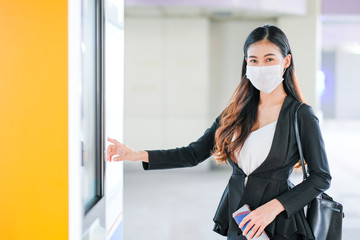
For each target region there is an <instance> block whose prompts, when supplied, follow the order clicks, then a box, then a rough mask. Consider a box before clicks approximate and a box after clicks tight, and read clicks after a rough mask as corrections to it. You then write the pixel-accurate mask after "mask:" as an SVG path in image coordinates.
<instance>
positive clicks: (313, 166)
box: [277, 104, 331, 217]
mask: <svg viewBox="0 0 360 240" xmlns="http://www.w3.org/2000/svg"><path fill="white" fill-rule="evenodd" d="M298 124H299V134H300V140H301V146H302V149H303V154H304V159H305V161H306V163H307V165H308V169H309V175H310V176H309V177H308V178H307V179H306V180H305V181H303V182H301V183H300V184H298V185H296V186H295V187H294V188H292V189H291V190H289V191H287V192H285V193H284V194H282V195H280V196H278V197H277V199H278V200H279V201H280V202H281V204H282V205H283V206H284V208H285V212H286V214H287V217H290V216H291V215H293V214H294V213H296V212H298V211H300V210H301V209H302V208H303V207H304V206H306V204H308V203H309V202H310V201H311V200H313V199H314V198H315V197H317V196H318V195H319V194H320V193H321V192H324V191H325V190H327V189H328V188H329V187H330V181H331V175H330V170H329V165H328V160H327V156H326V152H325V145H324V141H323V138H322V135H321V132H320V127H319V120H318V118H317V117H316V116H315V114H314V113H313V110H312V108H311V106H309V105H306V104H303V105H302V106H301V107H300V108H299V112H298Z"/></svg>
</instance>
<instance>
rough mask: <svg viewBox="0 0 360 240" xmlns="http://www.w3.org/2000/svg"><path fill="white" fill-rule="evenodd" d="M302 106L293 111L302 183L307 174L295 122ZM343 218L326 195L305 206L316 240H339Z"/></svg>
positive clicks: (336, 205)
mask: <svg viewBox="0 0 360 240" xmlns="http://www.w3.org/2000/svg"><path fill="white" fill-rule="evenodd" d="M302 104H303V103H301V104H300V105H299V106H298V107H297V109H296V111H295V120H294V124H295V135H296V142H297V145H298V149H299V154H300V161H301V166H302V172H303V181H304V180H305V179H306V178H307V177H308V176H309V174H308V171H307V169H306V167H305V162H304V155H303V151H302V148H301V142H300V134H299V127H298V122H297V112H298V110H299V108H300V106H301V105H302ZM344 216H345V215H344V212H343V206H342V205H341V204H340V203H338V202H336V201H334V200H333V199H332V198H331V197H330V196H329V195H327V194H326V193H321V194H320V195H319V196H317V197H316V198H315V199H313V200H312V201H311V202H310V203H309V204H308V205H307V209H306V219H307V221H308V222H309V225H310V227H311V229H312V231H313V234H314V236H315V239H316V240H341V233H342V220H343V218H344Z"/></svg>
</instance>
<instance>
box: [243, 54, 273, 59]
mask: <svg viewBox="0 0 360 240" xmlns="http://www.w3.org/2000/svg"><path fill="white" fill-rule="evenodd" d="M268 56H275V54H273V53H268V54H266V55H264V57H268ZM249 58H257V57H256V56H249Z"/></svg>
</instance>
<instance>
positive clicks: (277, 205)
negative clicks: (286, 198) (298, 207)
mask: <svg viewBox="0 0 360 240" xmlns="http://www.w3.org/2000/svg"><path fill="white" fill-rule="evenodd" d="M271 202H272V205H273V207H274V209H275V211H276V212H277V213H278V214H279V213H281V212H282V211H284V210H285V208H284V206H283V205H282V204H281V202H280V201H279V200H277V199H276V198H274V199H273V200H271Z"/></svg>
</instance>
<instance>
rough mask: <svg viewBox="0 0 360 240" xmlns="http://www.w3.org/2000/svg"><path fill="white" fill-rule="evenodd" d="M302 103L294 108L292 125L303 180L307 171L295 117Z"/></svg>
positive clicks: (306, 175)
mask: <svg viewBox="0 0 360 240" xmlns="http://www.w3.org/2000/svg"><path fill="white" fill-rule="evenodd" d="M303 104H304V103H303V102H302V103H300V104H299V106H298V107H297V108H296V111H295V119H294V125H295V136H296V142H297V146H298V149H299V154H300V162H301V166H302V172H303V181H304V180H305V179H306V178H307V177H308V176H309V175H308V172H307V170H306V167H305V161H304V154H303V151H302V147H301V141H300V134H299V126H298V119H297V114H298V110H299V108H300V106H301V105H303Z"/></svg>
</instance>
